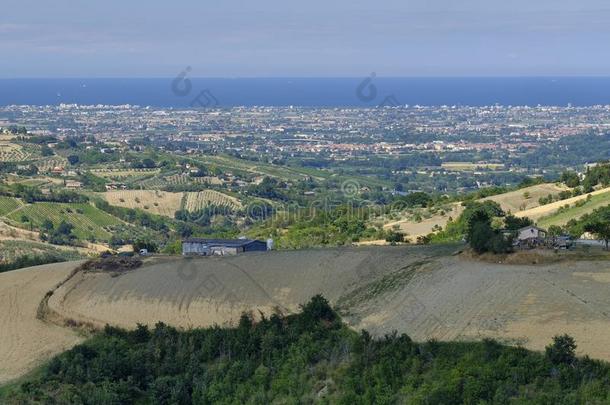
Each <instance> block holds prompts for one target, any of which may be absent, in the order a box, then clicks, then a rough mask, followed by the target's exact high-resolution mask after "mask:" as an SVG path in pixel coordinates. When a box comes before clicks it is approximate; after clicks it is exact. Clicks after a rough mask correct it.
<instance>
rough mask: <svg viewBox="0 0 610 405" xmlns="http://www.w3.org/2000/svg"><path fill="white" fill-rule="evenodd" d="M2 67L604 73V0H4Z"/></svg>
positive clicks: (144, 71)
mask: <svg viewBox="0 0 610 405" xmlns="http://www.w3.org/2000/svg"><path fill="white" fill-rule="evenodd" d="M0 6H1V10H2V11H1V12H0V58H2V63H0V77H3V78H13V77H172V76H175V75H176V74H177V73H178V72H179V71H181V70H182V69H184V67H185V66H192V68H193V70H192V74H193V75H194V76H201V77H275V76H284V77H286V76H288V77H316V76H317V77H319V76H323V77H329V76H357V77H362V76H365V75H368V74H369V73H370V72H372V71H375V72H377V74H378V75H380V76H546V75H551V76H561V75H601V76H607V75H610V53H609V52H608V47H609V46H608V44H610V3H609V2H607V1H602V0H584V1H576V0H573V1H565V0H554V1H549V0H527V1H524V0H516V1H515V0H513V1H497V0H487V1H482V0H481V1H478V0H462V1H456V0H452V1H450V0H445V1H436V0H418V1H409V0H403V1H398V0H396V1H394V0H391V1H390V0H386V1H383V0H381V1H360V0H324V1H322V0H308V1H302V2H294V1H289V0H284V1H275V0H274V1H266V0H260V1H253V0H249V1H237V0H200V1H194V0H188V1H173V2H169V1H166V2H161V1H154V0H148V1H141V0H121V1H117V0H104V1H100V0H88V1H82V0H80V1H77V0H75V1H69V0H53V1H48V0H37V1H32V0H2V1H1V2H0Z"/></svg>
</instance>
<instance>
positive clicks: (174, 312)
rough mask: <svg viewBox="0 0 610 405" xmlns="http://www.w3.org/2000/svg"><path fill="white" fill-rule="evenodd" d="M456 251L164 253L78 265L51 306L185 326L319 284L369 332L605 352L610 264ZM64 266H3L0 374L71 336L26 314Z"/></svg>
mask: <svg viewBox="0 0 610 405" xmlns="http://www.w3.org/2000/svg"><path fill="white" fill-rule="evenodd" d="M455 249H456V248H455V247H435V246H430V247H418V246H400V247H361V248H342V249H326V250H308V251H286V252H270V253H252V254H247V255H241V256H236V257H224V258H220V257H215V258H214V257H213V258H193V259H182V258H180V259H170V260H165V261H162V262H160V263H157V264H149V265H145V266H144V267H141V268H139V269H137V270H134V271H132V272H129V273H126V274H123V275H120V276H114V277H113V276H112V275H110V274H107V273H86V274H84V273H79V274H77V275H76V276H75V277H73V278H71V279H70V280H69V281H68V282H67V283H65V284H64V285H63V286H62V287H60V288H59V289H57V290H56V292H55V294H54V295H53V296H51V298H50V299H49V301H48V305H49V308H50V310H52V311H56V312H57V313H58V314H60V316H61V317H62V318H63V319H64V320H66V319H72V320H75V321H80V322H89V323H92V324H94V325H97V326H103V325H104V324H106V323H110V324H114V325H119V326H124V327H133V326H135V324H136V323H138V322H139V323H146V324H150V325H153V324H154V323H156V322H158V321H163V322H166V323H169V324H172V325H176V326H180V327H185V328H189V327H197V326H209V325H213V324H219V325H223V324H230V323H233V322H235V321H236V320H237V319H238V318H239V316H240V315H241V314H242V313H243V312H244V311H252V312H253V314H255V315H257V314H259V311H261V312H263V313H265V314H267V315H269V314H271V313H272V312H274V311H282V312H291V311H296V310H298V307H299V305H300V304H302V303H305V302H306V301H307V300H308V299H309V298H310V297H311V296H312V295H314V294H317V293H321V294H323V295H324V296H326V297H327V298H328V299H329V300H330V301H331V302H332V303H333V304H334V305H336V306H338V307H339V308H340V311H341V313H342V314H343V316H344V319H345V320H346V321H348V322H349V323H350V324H351V325H352V326H353V327H354V328H356V329H361V328H365V329H367V330H369V331H371V332H372V333H374V334H376V335H383V334H384V333H388V332H391V331H393V330H397V331H399V332H406V333H407V334H409V335H410V336H412V337H413V338H414V339H416V340H426V339H429V338H437V339H440V340H453V339H465V340H470V339H481V338H482V337H487V336H489V337H494V338H498V339H499V340H501V341H504V342H506V343H511V344H523V345H524V346H526V347H528V348H531V349H537V350H541V349H543V348H544V346H545V345H547V344H548V343H549V342H550V340H551V338H552V336H554V335H556V334H561V333H569V334H571V335H573V336H574V337H575V338H576V341H577V344H578V350H579V353H580V354H589V355H590V356H592V357H596V358H602V359H605V360H609V361H610V334H608V333H607V331H608V330H609V328H610V295H609V294H608V291H609V287H610V262H606V261H592V262H582V261H581V262H560V263H555V264H552V265H508V264H489V263H483V262H479V261H474V260H471V259H466V258H463V257H460V256H452V255H451V253H452V252H453V251H455ZM53 266H56V268H53ZM68 267H70V266H66V265H52V266H45V270H44V274H43V269H35V268H32V269H26V270H21V271H16V272H11V273H6V274H3V275H0V280H1V281H2V284H1V285H2V287H1V289H0V303H1V304H2V306H3V308H9V310H8V311H6V310H5V311H3V315H2V316H4V318H3V319H2V321H3V325H4V324H7V325H14V326H13V327H11V329H10V330H12V331H14V332H10V333H8V332H7V331H8V329H3V330H2V331H3V332H1V333H2V335H1V336H0V338H1V339H2V341H3V342H8V344H4V343H3V344H2V345H1V346H0V355H2V356H3V357H2V358H8V359H9V362H3V365H2V367H4V368H1V369H0V379H7V378H10V377H12V376H16V375H19V374H20V373H21V372H23V371H25V370H27V369H29V368H31V367H32V365H33V364H35V363H36V362H37V361H38V359H39V358H40V356H42V357H44V356H48V355H50V354H53V353H56V352H57V351H60V350H62V348H64V347H68V346H70V345H72V344H74V343H76V342H77V341H78V337H76V336H75V335H74V334H73V333H71V332H69V331H67V330H65V329H62V328H59V327H52V326H49V325H45V324H44V323H41V322H40V321H36V320H35V311H36V306H37V305H38V303H39V302H40V299H42V297H43V296H44V294H45V292H46V291H47V290H48V289H50V288H51V287H52V286H53V285H54V284H56V283H57V282H58V281H59V280H61V279H62V277H65V276H66V275H67V274H68V273H69V270H70V269H69V268H68ZM16 290H17V291H18V292H15V291H16ZM32 336H34V338H32ZM46 345H50V346H46Z"/></svg>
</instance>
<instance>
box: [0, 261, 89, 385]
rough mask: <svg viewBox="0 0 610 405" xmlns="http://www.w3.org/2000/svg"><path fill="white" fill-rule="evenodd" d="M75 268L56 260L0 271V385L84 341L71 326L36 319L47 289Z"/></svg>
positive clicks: (72, 263)
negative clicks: (34, 265)
mask: <svg viewBox="0 0 610 405" xmlns="http://www.w3.org/2000/svg"><path fill="white" fill-rule="evenodd" d="M75 267H76V263H74V262H71V263H57V264H48V265H44V266H37V267H30V268H27V269H22V270H14V271H10V272H7V273H0V308H2V311H0V323H1V324H2V328H0V341H1V342H2V344H0V358H2V361H1V362H0V384H2V383H4V382H6V381H8V380H11V379H13V378H16V377H19V376H21V375H23V374H24V373H26V372H28V371H30V370H31V369H32V368H34V367H36V366H37V365H39V364H40V363H41V362H42V361H43V360H46V359H48V358H49V357H51V356H53V355H55V354H57V353H59V352H61V351H63V350H66V349H67V348H69V347H71V346H73V345H75V344H76V343H78V342H81V341H82V338H81V337H79V335H78V334H77V333H75V332H73V331H72V330H70V329H67V328H63V327H60V326H57V325H53V324H50V323H46V322H43V321H41V320H38V319H36V315H37V311H38V305H39V304H40V301H41V300H42V298H43V297H44V295H45V294H46V292H47V291H49V290H51V289H52V288H53V287H55V286H56V285H57V284H58V283H60V282H61V281H63V280H64V279H65V278H66V277H67V276H68V275H69V274H70V272H71V271H72V270H73V269H74V268H75Z"/></svg>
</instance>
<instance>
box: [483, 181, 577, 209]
mask: <svg viewBox="0 0 610 405" xmlns="http://www.w3.org/2000/svg"><path fill="white" fill-rule="evenodd" d="M564 190H569V188H568V187H565V186H563V185H557V184H553V183H544V184H537V185H535V186H531V187H525V188H522V189H519V190H515V191H511V192H508V193H504V194H498V195H494V196H491V197H486V198H483V201H485V200H491V201H495V202H497V203H498V204H500V207H502V209H503V210H504V211H506V212H508V211H510V212H512V213H516V212H518V211H523V210H526V209H530V208H535V207H538V206H539V205H540V203H539V202H538V200H539V199H540V197H546V196H548V195H549V194H552V195H556V194H559V193H560V192H561V191H564ZM549 205H551V204H549Z"/></svg>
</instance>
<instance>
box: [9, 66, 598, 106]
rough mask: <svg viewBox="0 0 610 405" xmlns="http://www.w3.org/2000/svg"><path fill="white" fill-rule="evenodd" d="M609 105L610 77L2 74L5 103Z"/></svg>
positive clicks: (141, 104) (152, 104)
mask: <svg viewBox="0 0 610 405" xmlns="http://www.w3.org/2000/svg"><path fill="white" fill-rule="evenodd" d="M58 104H81V105H97V104H107V105H124V104H130V105H139V106H151V107H165V108H190V107H198V108H199V107H207V108H212V107H236V106H245V107H252V106H302V107H338V108H339V107H375V106H406V105H408V106H415V105H420V106H443V105H446V106H454V105H457V106H459V105H461V106H492V105H503V106H537V105H544V106H568V105H572V106H575V107H576V106H592V105H610V77H480V78H474V77H468V78H463V77H462V78H455V77H447V78H438V77H434V78H432V77H429V78H414V77H411V78H396V77H394V78H393V77H379V76H377V75H375V74H374V73H371V74H370V75H368V76H363V77H360V78H353V77H350V78H190V77H188V76H187V75H186V74H185V75H182V76H178V77H174V78H125V79H121V78H90V79H83V78H71V79H42V78H41V79H0V105H3V106H6V105H58Z"/></svg>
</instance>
